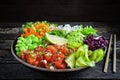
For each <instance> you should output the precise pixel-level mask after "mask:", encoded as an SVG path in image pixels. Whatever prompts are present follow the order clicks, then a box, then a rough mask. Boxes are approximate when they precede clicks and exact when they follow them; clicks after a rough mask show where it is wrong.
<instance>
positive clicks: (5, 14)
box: [0, 0, 120, 22]
mask: <svg viewBox="0 0 120 80" xmlns="http://www.w3.org/2000/svg"><path fill="white" fill-rule="evenodd" d="M119 10H120V2H119V0H0V22H26V21H42V20H47V21H56V22H59V21H61V22H69V21H73V22H79V21H80V22H81V21H98V22H116V21H117V22H119V21H120V11H119Z"/></svg>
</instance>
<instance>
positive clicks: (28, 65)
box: [11, 36, 88, 72]
mask: <svg viewBox="0 0 120 80" xmlns="http://www.w3.org/2000/svg"><path fill="white" fill-rule="evenodd" d="M18 37H19V36H18ZM18 37H17V38H18ZM17 38H16V39H15V40H14V41H13V43H12V45H11V51H12V55H13V56H14V57H15V58H16V59H17V60H18V61H19V62H20V63H22V64H24V65H25V66H27V67H29V68H32V69H36V70H41V71H48V72H72V71H77V70H83V69H85V68H88V67H81V68H73V69H54V70H51V69H46V68H42V67H37V66H34V65H31V64H29V63H27V62H25V61H23V60H22V59H20V58H19V57H18V56H17V55H16V52H15V45H16V42H17Z"/></svg>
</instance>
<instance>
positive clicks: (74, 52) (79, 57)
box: [11, 21, 108, 72]
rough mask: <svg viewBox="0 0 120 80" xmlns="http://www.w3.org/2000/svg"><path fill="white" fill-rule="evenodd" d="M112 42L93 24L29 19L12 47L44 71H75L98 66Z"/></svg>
mask: <svg viewBox="0 0 120 80" xmlns="http://www.w3.org/2000/svg"><path fill="white" fill-rule="evenodd" d="M107 44H108V41H107V40H106V39H105V37H104V36H99V35H98V34H97V30H96V29H94V28H93V27H92V26H83V25H75V26H71V25H70V24H65V25H58V24H53V23H49V22H47V21H42V22H39V21H37V22H27V23H25V24H23V25H22V33H21V34H20V36H18V37H17V38H16V40H15V41H14V42H13V45H12V46H11V50H12V54H13V56H14V57H15V58H16V59H17V60H18V61H20V62H22V63H23V64H25V65H27V66H29V67H31V68H35V69H38V70H44V71H55V72H56V71H58V72H63V71H75V70H80V69H83V68H86V67H95V64H96V63H97V62H100V61H101V60H102V59H103V57H104V55H105V48H106V47H107Z"/></svg>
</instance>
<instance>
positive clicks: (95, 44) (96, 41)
mask: <svg viewBox="0 0 120 80" xmlns="http://www.w3.org/2000/svg"><path fill="white" fill-rule="evenodd" d="M84 43H85V44H87V45H88V46H89V50H95V49H98V48H102V49H105V48H106V47H107V45H108V41H107V40H106V39H105V37H103V36H98V37H94V36H93V35H88V36H87V37H86V38H85V40H84Z"/></svg>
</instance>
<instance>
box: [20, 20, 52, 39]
mask: <svg viewBox="0 0 120 80" xmlns="http://www.w3.org/2000/svg"><path fill="white" fill-rule="evenodd" d="M48 31H50V29H49V27H48V25H46V24H45V23H44V22H41V23H40V22H37V24H35V25H34V26H33V27H30V28H24V33H23V34H21V36H23V37H26V36H29V35H30V34H34V35H35V36H36V37H38V38H40V37H41V36H43V35H44V34H45V33H46V32H48Z"/></svg>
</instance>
